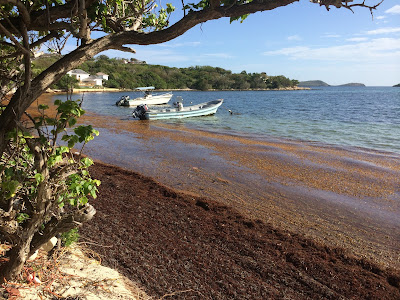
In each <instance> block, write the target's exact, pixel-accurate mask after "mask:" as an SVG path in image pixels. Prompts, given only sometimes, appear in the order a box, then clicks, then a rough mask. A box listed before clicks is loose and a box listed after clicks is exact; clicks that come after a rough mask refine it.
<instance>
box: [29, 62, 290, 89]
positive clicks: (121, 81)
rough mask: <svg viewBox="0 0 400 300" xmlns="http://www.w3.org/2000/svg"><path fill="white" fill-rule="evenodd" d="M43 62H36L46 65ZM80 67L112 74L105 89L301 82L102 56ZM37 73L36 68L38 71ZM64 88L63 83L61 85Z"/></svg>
mask: <svg viewBox="0 0 400 300" xmlns="http://www.w3.org/2000/svg"><path fill="white" fill-rule="evenodd" d="M42 60H43V59H40V58H38V59H37V60H35V62H34V65H35V68H36V64H38V65H41V66H43V61H42ZM80 68H81V69H82V70H84V71H86V72H88V73H90V74H95V73H98V72H103V73H106V74H108V75H109V80H108V81H105V82H104V86H106V87H110V88H125V89H134V88H137V87H139V86H155V87H156V88H158V89H196V90H202V91H204V90H210V89H216V90H223V89H225V90H247V89H250V88H252V89H279V88H286V87H293V86H296V85H297V84H298V81H297V80H291V79H289V78H287V77H285V76H282V75H279V76H268V75H267V74H266V73H264V72H263V73H246V72H241V73H240V74H235V73H232V72H231V71H229V70H225V69H222V68H218V67H210V66H203V67H201V66H195V67H189V68H170V67H166V66H160V65H147V64H132V63H126V61H125V60H123V59H118V58H108V57H107V56H105V55H100V56H98V57H96V58H93V59H90V60H88V61H86V62H84V63H83V64H82V65H81V66H80ZM34 70H35V69H34ZM57 86H60V84H57Z"/></svg>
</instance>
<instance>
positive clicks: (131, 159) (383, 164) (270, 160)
mask: <svg viewBox="0 0 400 300" xmlns="http://www.w3.org/2000/svg"><path fill="white" fill-rule="evenodd" d="M45 99H47V101H49V100H50V99H51V97H45V98H44V100H45ZM127 120H128V119H124V118H122V119H121V118H119V117H112V116H108V117H107V122H104V117H101V116H98V115H96V114H93V113H88V114H85V115H84V116H83V117H82V118H81V120H80V123H85V124H91V125H92V126H93V127H95V128H96V129H98V130H99V131H100V136H99V137H96V138H95V139H94V140H93V141H91V142H90V143H89V144H88V145H87V146H86V148H85V149H86V150H85V154H86V155H88V156H90V157H91V158H93V159H94V160H95V161H101V162H104V163H107V164H111V165H114V166H117V167H122V168H124V169H128V170H132V171H135V172H139V173H140V174H143V175H144V176H148V177H151V178H154V179H155V180H157V181H158V182H160V183H162V184H164V185H166V186H169V187H171V188H172V189H174V190H177V191H185V192H188V193H190V194H193V195H202V196H205V197H208V198H210V199H214V200H217V201H218V202H220V203H223V204H225V205H228V206H231V207H234V208H235V209H238V210H239V211H240V212H241V213H242V214H243V215H245V216H247V217H249V218H252V219H260V220H262V221H264V222H267V223H271V224H273V225H274V226H276V227H279V228H283V229H286V230H290V231H293V232H298V233H300V234H303V235H305V236H307V237H310V238H313V239H316V240H318V241H321V242H326V243H328V244H333V245H336V246H340V247H344V248H347V249H350V250H351V251H353V252H354V253H356V254H357V255H360V256H362V257H366V258H368V259H372V260H374V261H376V262H379V263H382V264H384V265H386V266H395V267H396V268H398V269H400V257H399V256H398V255H397V254H396V253H399V252H400V222H399V220H398V212H400V195H399V193H398V188H397V187H398V182H397V181H396V178H399V177H400V155H399V154H396V153H391V152H381V151H368V150H367V149H358V148H350V149H349V148H340V147H336V146H329V145H323V144H314V143H308V142H305V141H297V140H281V139H277V138H272V139H268V140H257V139H251V138H248V137H246V136H231V135H224V134H219V133H212V132H206V131H201V130H195V129H190V128H186V127H185V126H183V125H180V124H176V125H172V124H169V125H168V124H162V123H159V122H155V123H152V122H146V121H144V122H131V121H130V119H129V121H128V122H127Z"/></svg>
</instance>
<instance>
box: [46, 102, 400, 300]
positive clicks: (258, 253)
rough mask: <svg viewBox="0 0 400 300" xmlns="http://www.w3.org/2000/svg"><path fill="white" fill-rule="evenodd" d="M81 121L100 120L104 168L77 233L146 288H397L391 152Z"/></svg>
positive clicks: (217, 291) (209, 295)
mask: <svg viewBox="0 0 400 300" xmlns="http://www.w3.org/2000/svg"><path fill="white" fill-rule="evenodd" d="M48 99H51V97H48ZM80 123H84V124H92V125H93V126H94V127H95V128H97V129H98V130H99V131H100V136H99V137H97V138H95V139H94V140H93V141H91V143H89V144H88V145H87V147H86V150H85V155H88V156H89V157H91V158H93V159H94V160H95V164H94V166H93V168H92V169H91V174H92V176H93V178H96V179H100V180H101V181H102V184H101V185H100V187H99V188H100V190H99V193H98V195H99V197H98V198H97V199H96V200H94V201H93V205H95V207H96V210H97V214H96V216H95V218H94V219H93V220H92V222H89V223H88V224H85V226H84V227H82V229H81V230H82V234H83V236H85V237H86V238H89V239H90V240H92V241H93V242H95V243H96V245H107V247H106V248H104V247H99V246H93V247H92V249H93V250H95V251H96V252H98V253H99V255H100V256H101V258H102V261H103V262H104V264H106V265H107V266H110V267H112V268H116V269H118V270H119V271H120V272H122V273H123V274H124V275H126V276H127V277H128V278H130V279H131V280H133V281H134V282H136V283H138V284H139V286H140V287H142V288H143V289H145V290H146V292H147V293H148V294H149V295H150V296H154V297H156V298H160V297H162V296H163V295H165V294H171V293H175V292H178V293H179V291H185V292H184V293H183V294H180V295H179V299H232V298H235V297H236V298H241V297H242V298H245V297H250V298H252V299H282V298H284V297H285V296H286V297H288V298H291V299H310V298H315V297H321V296H322V297H325V298H340V296H343V297H349V298H350V297H358V298H360V299H363V298H367V297H371V295H374V296H373V298H376V299H396V298H397V297H400V289H399V286H400V274H399V272H400V257H398V253H399V245H400V226H399V221H398V212H399V211H400V206H399V205H400V204H399V202H398V201H397V200H398V199H397V198H395V197H396V196H395V195H396V191H397V186H398V185H397V181H396V180H395V179H396V178H398V177H399V172H400V162H399V161H400V160H399V155H396V154H393V155H387V154H385V153H377V152H373V151H371V152H369V151H356V149H353V150H346V149H340V148H336V147H329V146H326V147H322V146H321V145H313V144H311V143H307V142H300V141H293V140H291V141H283V140H279V139H276V140H269V141H258V140H253V139H249V138H246V137H235V136H226V135H223V134H216V133H211V132H204V131H199V130H194V129H189V128H186V127H185V126H182V125H179V124H177V125H168V124H164V125H162V124H159V123H151V122H127V120H125V119H121V118H118V117H111V116H110V117H107V122H104V118H103V117H101V116H97V115H95V114H93V113H90V114H87V115H86V114H85V115H84V116H83V117H82V118H81V119H80ZM210 199H213V200H210ZM396 201H397V202H396ZM396 203H397V204H396ZM396 205H397V206H396ZM109 245H110V247H108V246H109ZM388 267H391V268H392V270H389V271H388V270H386V268H388ZM249 295H250V296H249Z"/></svg>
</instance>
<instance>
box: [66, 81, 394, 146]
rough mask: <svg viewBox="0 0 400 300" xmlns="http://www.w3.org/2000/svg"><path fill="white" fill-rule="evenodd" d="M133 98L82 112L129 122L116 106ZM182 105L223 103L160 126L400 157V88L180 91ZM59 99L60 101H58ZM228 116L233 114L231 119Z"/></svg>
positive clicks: (94, 104)
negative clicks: (213, 112) (212, 111)
mask: <svg viewBox="0 0 400 300" xmlns="http://www.w3.org/2000/svg"><path fill="white" fill-rule="evenodd" d="M122 95H130V96H131V97H135V95H138V94H135V93H134V92H124V93H86V94H85V95H84V104H83V108H84V109H85V110H87V111H88V112H94V113H97V114H100V115H104V116H108V115H111V116H115V117H119V118H120V119H123V120H126V121H127V122H141V121H138V120H133V119H132V118H131V117H130V114H131V111H132V109H133V108H124V107H117V106H115V105H114V104H115V102H116V101H117V100H118V99H119V98H120V97H121V96H122ZM176 96H181V97H183V99H184V102H183V103H184V105H185V104H186V105H189V104H190V103H191V102H192V103H200V102H204V101H209V100H214V99H219V98H223V99H224V103H223V105H222V106H221V107H220V109H219V110H218V112H217V114H216V115H214V116H208V117H200V118H190V119H180V120H164V121H162V120H160V121H152V122H155V123H168V124H180V125H184V126H188V127H191V128H198V129H201V130H209V131H213V132H221V133H224V134H232V135H244V136H251V137H252V138H257V139H264V138H271V137H280V138H282V137H283V138H289V139H296V140H305V141H313V142H322V143H326V144H331V145H339V146H355V147H363V148H370V149H376V150H385V151H390V152H396V153H400V88H392V87H326V88H320V89H313V90H305V91H210V92H200V91H176V92H174V96H173V98H172V100H171V102H170V103H172V102H173V101H175V100H176ZM58 98H59V96H58ZM228 110H232V112H233V114H230V113H229V112H228Z"/></svg>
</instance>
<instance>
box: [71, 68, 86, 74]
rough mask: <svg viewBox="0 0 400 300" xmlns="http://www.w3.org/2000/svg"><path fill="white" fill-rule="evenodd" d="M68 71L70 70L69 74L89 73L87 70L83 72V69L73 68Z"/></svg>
mask: <svg viewBox="0 0 400 300" xmlns="http://www.w3.org/2000/svg"><path fill="white" fill-rule="evenodd" d="M70 72H71V74H85V75H89V73H87V72H85V71H83V70H81V69H73V70H71V71H70Z"/></svg>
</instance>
